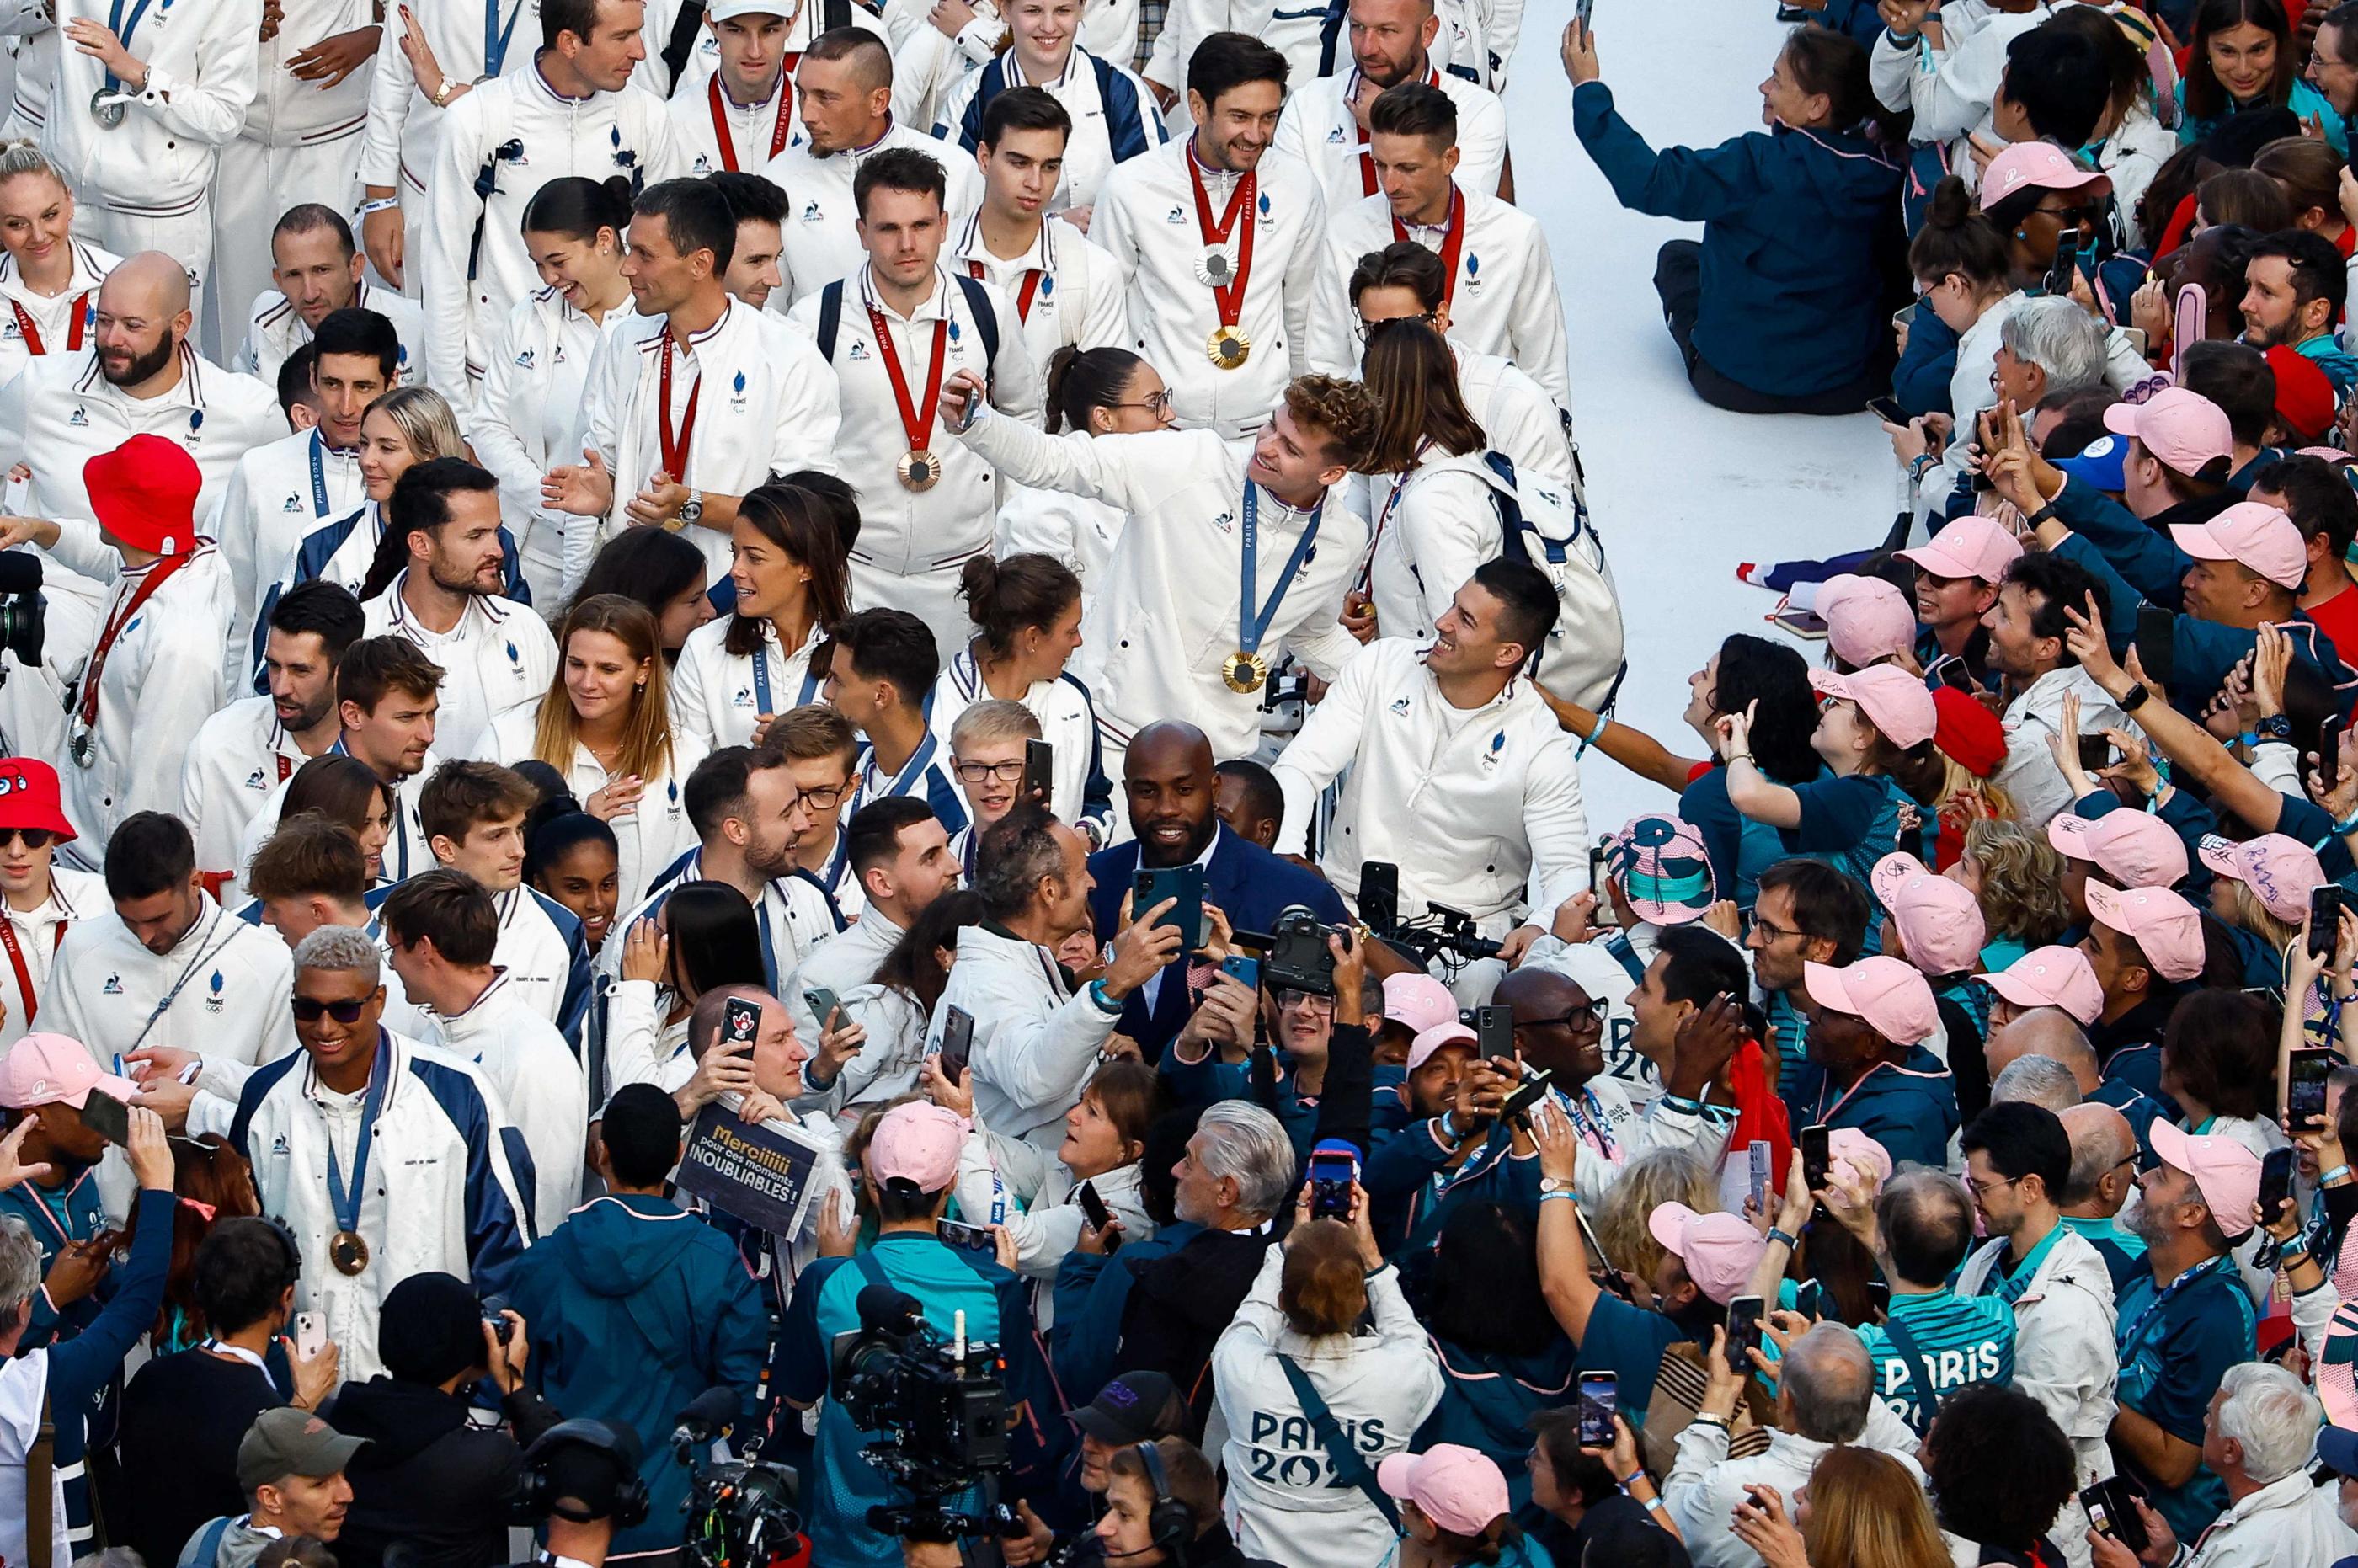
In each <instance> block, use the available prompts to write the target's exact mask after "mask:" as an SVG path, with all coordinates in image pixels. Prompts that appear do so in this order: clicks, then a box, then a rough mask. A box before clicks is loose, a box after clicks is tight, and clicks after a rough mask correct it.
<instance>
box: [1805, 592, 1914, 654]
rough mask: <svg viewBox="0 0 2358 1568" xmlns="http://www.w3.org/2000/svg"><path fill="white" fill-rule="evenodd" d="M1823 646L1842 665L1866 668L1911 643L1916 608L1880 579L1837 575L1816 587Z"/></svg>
mask: <svg viewBox="0 0 2358 1568" xmlns="http://www.w3.org/2000/svg"><path fill="white" fill-rule="evenodd" d="M1816 609H1817V613H1818V619H1819V620H1821V621H1823V622H1825V623H1826V646H1828V647H1829V648H1832V649H1833V651H1834V656H1835V657H1836V658H1839V659H1841V660H1842V661H1843V662H1844V664H1847V665H1871V664H1873V663H1875V661H1876V660H1877V659H1881V658H1887V657H1889V656H1890V655H1891V654H1904V653H1906V652H1908V651H1909V649H1910V648H1913V647H1914V646H1915V645H1916V607H1915V606H1914V605H1913V604H1910V603H1909V601H1908V596H1907V595H1906V594H1904V593H1902V592H1900V591H1899V589H1898V588H1896V587H1894V586H1893V585H1892V584H1891V583H1889V582H1887V581H1886V580H1885V579H1882V578H1879V577H1860V576H1858V575H1857V574H1856V573H1855V572H1840V573H1837V574H1836V575H1834V576H1833V577H1830V578H1828V579H1826V580H1825V581H1823V582H1822V583H1820V584H1819V585H1818V598H1817V604H1816Z"/></svg>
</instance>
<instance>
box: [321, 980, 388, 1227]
mask: <svg viewBox="0 0 2358 1568" xmlns="http://www.w3.org/2000/svg"><path fill="white" fill-rule="evenodd" d="M392 1061H393V1042H392V1041H391V1040H390V1039H389V1038H387V1036H386V1034H385V1032H384V1028H383V1026H379V1028H378V1029H377V1032H376V1060H375V1061H373V1062H372V1063H370V1064H369V1081H368V1097H367V1098H365V1099H363V1100H362V1102H361V1135H360V1138H359V1140H358V1141H356V1142H354V1143H353V1145H352V1184H351V1185H350V1186H349V1187H347V1186H346V1185H345V1184H344V1169H343V1163H342V1162H341V1161H339V1160H338V1159H337V1158H336V1141H335V1140H334V1139H332V1138H330V1139H329V1140H328V1206H329V1208H330V1210H331V1211H333V1213H334V1215H335V1217H336V1228H337V1229H338V1230H343V1231H349V1232H351V1233H352V1235H355V1236H357V1235H359V1234H360V1228H361V1196H362V1193H363V1192H364V1191H365V1190H366V1188H367V1185H368V1159H369V1145H370V1144H371V1143H373V1142H374V1141H376V1118H377V1112H378V1111H379V1110H381V1109H382V1108H384V1081H385V1078H386V1076H387V1075H388V1072H389V1069H390V1066H391V1064H392Z"/></svg>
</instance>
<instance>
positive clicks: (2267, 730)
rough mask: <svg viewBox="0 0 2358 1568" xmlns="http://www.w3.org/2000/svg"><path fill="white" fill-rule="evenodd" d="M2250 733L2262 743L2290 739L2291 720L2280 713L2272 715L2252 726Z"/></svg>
mask: <svg viewBox="0 0 2358 1568" xmlns="http://www.w3.org/2000/svg"><path fill="white" fill-rule="evenodd" d="M2252 732H2253V733H2254V734H2255V735H2257V736H2258V737H2259V738H2260V739H2261V740H2263V741H2289V740H2291V739H2292V720H2291V719H2287V718H2286V717H2285V716H2284V715H2283V714H2281V713H2272V714H2270V715H2268V716H2267V717H2266V719H2261V720H2260V721H2259V722H2258V723H2257V724H2255V725H2253V726H2252Z"/></svg>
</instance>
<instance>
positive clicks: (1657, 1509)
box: [1646, 1492, 1671, 1514]
mask: <svg viewBox="0 0 2358 1568" xmlns="http://www.w3.org/2000/svg"><path fill="white" fill-rule="evenodd" d="M1670 1508H1671V1505H1670V1504H1668V1503H1666V1502H1664V1501H1662V1498H1661V1494H1660V1493H1659V1492H1657V1493H1656V1494H1654V1495H1653V1496H1652V1497H1650V1498H1647V1499H1646V1511H1647V1512H1648V1513H1650V1514H1659V1513H1668V1512H1669V1511H1670Z"/></svg>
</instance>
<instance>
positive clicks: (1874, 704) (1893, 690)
mask: <svg viewBox="0 0 2358 1568" xmlns="http://www.w3.org/2000/svg"><path fill="white" fill-rule="evenodd" d="M1810 687H1811V689H1812V690H1813V691H1820V692H1823V693H1824V694H1825V695H1826V696H1828V697H1844V698H1846V699H1848V700H1849V701H1852V702H1855V703H1857V704H1858V707H1859V711H1860V712H1862V713H1864V714H1866V717H1867V719H1868V721H1869V722H1871V723H1872V724H1873V725H1874V726H1875V727H1876V728H1877V730H1882V731H1883V738H1884V739H1885V740H1887V741H1890V742H1891V743H1892V744H1893V745H1895V746H1897V747H1898V748H1899V749H1900V750H1901V751H1903V752H1904V751H1906V750H1907V749H1908V748H1909V747H1910V746H1918V745H1921V744H1923V742H1925V741H1930V740H1931V738H1932V732H1933V731H1934V730H1938V729H1939V728H1940V727H1941V710H1940V709H1939V708H1936V707H1934V706H1933V703H1932V694H1931V692H1929V691H1927V690H1925V689H1924V681H1923V677H1922V676H1911V675H1909V673H1908V672H1907V671H1906V670H1903V669H1901V668H1900V667H1899V666H1898V665H1867V666H1866V668H1865V669H1863V670H1854V671H1852V672H1851V673H1850V674H1849V675H1846V676H1838V675H1836V674H1834V672H1833V671H1832V670H1812V671H1811V672H1810Z"/></svg>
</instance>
